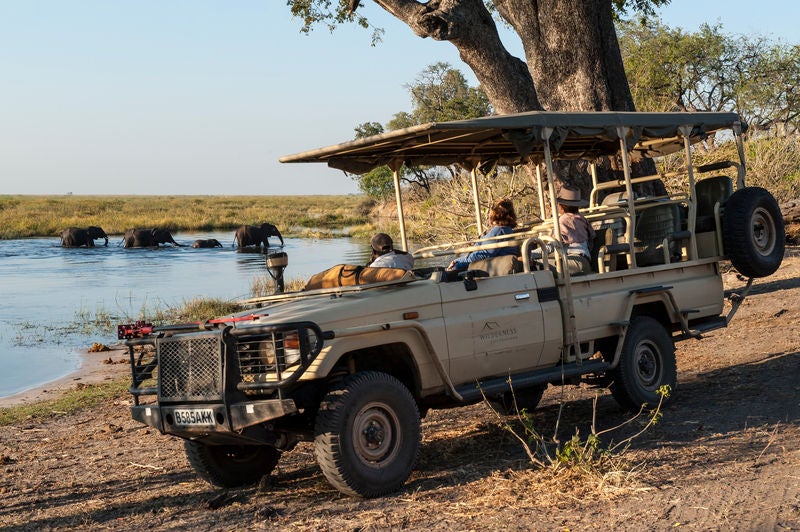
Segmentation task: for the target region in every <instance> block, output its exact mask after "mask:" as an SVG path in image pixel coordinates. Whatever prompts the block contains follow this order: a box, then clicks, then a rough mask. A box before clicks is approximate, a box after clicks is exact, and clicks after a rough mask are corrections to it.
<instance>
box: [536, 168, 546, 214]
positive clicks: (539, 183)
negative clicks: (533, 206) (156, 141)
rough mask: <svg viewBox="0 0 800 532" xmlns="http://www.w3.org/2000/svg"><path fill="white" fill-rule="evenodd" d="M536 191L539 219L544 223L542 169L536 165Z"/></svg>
mask: <svg viewBox="0 0 800 532" xmlns="http://www.w3.org/2000/svg"><path fill="white" fill-rule="evenodd" d="M536 191H537V192H538V193H539V218H541V219H542V221H544V219H545V216H547V214H546V213H545V210H544V190H542V167H541V166H540V165H538V164H537V165H536Z"/></svg>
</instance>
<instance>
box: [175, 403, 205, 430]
mask: <svg viewBox="0 0 800 532" xmlns="http://www.w3.org/2000/svg"><path fill="white" fill-rule="evenodd" d="M173 415H174V416H175V424H176V425H182V426H189V427H197V426H213V425H214V411H213V410H211V409H210V408H198V409H191V410H188V409H181V410H174V411H173Z"/></svg>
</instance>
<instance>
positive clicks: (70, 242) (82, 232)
mask: <svg viewBox="0 0 800 532" xmlns="http://www.w3.org/2000/svg"><path fill="white" fill-rule="evenodd" d="M98 238H104V239H105V241H106V242H105V244H103V245H104V246H107V245H108V235H107V234H106V232H105V231H103V229H102V228H101V227H95V226H93V225H92V226H89V227H87V228H86V229H81V228H79V227H69V228H67V229H64V230H63V231H61V245H62V246H63V247H65V248H78V247H81V246H86V247H87V248H93V247H94V241H95V240H97V239H98Z"/></svg>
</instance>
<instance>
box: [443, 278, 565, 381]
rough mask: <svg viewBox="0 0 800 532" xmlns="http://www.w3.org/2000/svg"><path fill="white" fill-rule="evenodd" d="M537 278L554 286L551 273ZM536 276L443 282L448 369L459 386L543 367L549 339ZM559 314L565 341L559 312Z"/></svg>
mask: <svg viewBox="0 0 800 532" xmlns="http://www.w3.org/2000/svg"><path fill="white" fill-rule="evenodd" d="M536 274H544V275H545V276H548V277H549V278H550V279H551V282H552V274H550V272H536ZM536 274H534V273H518V274H511V275H503V276H498V277H482V278H476V279H474V282H473V283H470V282H469V281H466V282H464V281H452V282H445V283H440V285H439V286H440V290H441V294H442V313H443V315H444V323H445V329H446V336H447V345H448V352H449V360H448V365H447V367H448V371H449V374H450V378H451V379H452V381H453V383H454V384H456V385H458V384H463V383H465V382H469V381H474V380H475V379H476V378H479V377H487V376H491V375H507V374H509V373H517V372H520V371H523V370H526V369H532V368H535V367H537V366H538V365H539V359H540V356H541V354H542V349H543V346H544V345H545V343H546V342H547V341H548V338H547V337H546V335H545V317H544V316H543V309H542V305H541V304H540V302H539V294H538V293H537V286H536V281H535V278H534V275H536ZM470 284H471V285H470ZM553 290H554V288H553ZM556 306H557V302H556ZM555 314H556V317H557V320H556V323H555V327H556V328H557V334H558V336H560V331H561V326H560V323H561V322H560V314H558V310H556V312H555ZM550 321H552V320H548V325H549V322H550ZM550 336H552V334H551V335H550Z"/></svg>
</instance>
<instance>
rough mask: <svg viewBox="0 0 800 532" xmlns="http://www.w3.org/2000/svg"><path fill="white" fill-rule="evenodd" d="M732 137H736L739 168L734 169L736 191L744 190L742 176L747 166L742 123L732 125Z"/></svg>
mask: <svg viewBox="0 0 800 532" xmlns="http://www.w3.org/2000/svg"><path fill="white" fill-rule="evenodd" d="M733 136H734V137H736V151H737V152H738V153H739V167H738V168H737V169H736V190H739V189H740V188H744V175H745V174H746V173H747V165H746V163H745V161H744V144H743V143H742V123H741V122H738V121H737V122H734V123H733Z"/></svg>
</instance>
